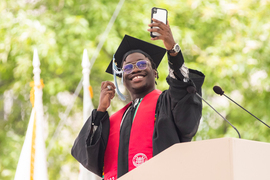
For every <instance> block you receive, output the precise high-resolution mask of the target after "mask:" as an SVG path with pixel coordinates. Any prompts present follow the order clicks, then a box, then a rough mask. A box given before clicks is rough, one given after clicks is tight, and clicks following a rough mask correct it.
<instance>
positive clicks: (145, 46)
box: [106, 35, 166, 74]
mask: <svg viewBox="0 0 270 180" xmlns="http://www.w3.org/2000/svg"><path fill="white" fill-rule="evenodd" d="M131 50H142V51H144V52H146V53H147V54H148V55H149V56H150V57H151V58H152V59H153V61H154V63H155V64H156V67H158V65H159V63H160V62H161V60H162V58H163V56H164V55H165V53H166V49H164V48H162V47H159V46H156V45H154V44H151V43H148V42H145V41H142V40H140V39H136V38H134V37H131V36H128V35H125V37H124V38H123V40H122V42H121V44H120V45H119V47H118V49H117V50H116V52H115V55H114V57H115V62H116V63H117V67H118V68H121V65H122V60H123V56H124V55H125V54H126V53H127V52H128V51H131ZM106 72H107V73H110V74H113V71H112V61H111V62H110V64H109V66H108V68H107V70H106Z"/></svg>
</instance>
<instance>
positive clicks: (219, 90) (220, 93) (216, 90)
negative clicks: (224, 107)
mask: <svg viewBox="0 0 270 180" xmlns="http://www.w3.org/2000/svg"><path fill="white" fill-rule="evenodd" d="M213 90H214V92H215V93H217V94H219V95H221V96H222V95H224V96H225V97H226V98H228V99H229V100H231V101H232V102H234V103H235V104H236V105H237V106H239V107H240V108H242V109H244V110H245V111H246V112H247V113H249V114H250V115H251V116H253V117H255V118H256V119H257V120H259V121H260V122H261V123H263V124H264V125H266V126H267V127H268V128H270V126H269V125H267V124H266V123H265V122H263V121H262V120H260V119H259V118H257V117H256V116H255V115H253V114H252V113H251V112H249V111H248V110H246V109H245V108H243V107H242V106H241V105H239V104H238V103H237V102H235V101H234V100H232V99H231V98H229V97H228V96H226V95H225V94H224V91H223V90H222V89H221V87H219V86H214V87H213Z"/></svg>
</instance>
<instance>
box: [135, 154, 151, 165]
mask: <svg viewBox="0 0 270 180" xmlns="http://www.w3.org/2000/svg"><path fill="white" fill-rule="evenodd" d="M147 160H148V158H147V156H146V155H145V154H143V153H138V154H136V155H135V156H134V157H133V159H132V162H133V165H134V166H135V167H138V166H139V165H141V164H142V163H144V162H146V161H147Z"/></svg>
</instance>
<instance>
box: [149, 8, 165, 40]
mask: <svg viewBox="0 0 270 180" xmlns="http://www.w3.org/2000/svg"><path fill="white" fill-rule="evenodd" d="M167 17H168V11H167V10H166V9H162V8H157V7H153V8H152V10H151V23H152V22H153V20H152V18H154V19H157V20H159V21H162V22H163V23H164V24H167ZM152 28H159V27H152ZM150 36H151V37H156V36H160V34H159V33H158V32H150Z"/></svg>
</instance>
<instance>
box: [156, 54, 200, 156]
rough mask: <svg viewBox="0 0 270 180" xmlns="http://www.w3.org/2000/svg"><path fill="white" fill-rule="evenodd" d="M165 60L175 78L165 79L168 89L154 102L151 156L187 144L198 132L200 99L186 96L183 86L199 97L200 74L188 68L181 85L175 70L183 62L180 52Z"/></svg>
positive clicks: (191, 95)
mask: <svg viewBox="0 0 270 180" xmlns="http://www.w3.org/2000/svg"><path fill="white" fill-rule="evenodd" d="M168 59H169V66H170V68H171V69H173V70H174V71H175V72H174V74H176V75H177V78H176V79H174V78H172V77H170V76H168V77H167V83H168V84H169V86H170V87H169V89H168V90H166V91H163V92H162V94H161V95H160V96H159V99H158V102H157V106H156V122H155V129H154V133H153V155H157V154H158V153H160V152H161V151H163V150H165V149H167V148H168V147H170V146H172V145H173V144H176V143H180V142H189V141H191V140H192V137H193V136H194V135H195V134H196V132H197V130H198V127H199V123H200V119H201V115H202V101H201V99H200V98H199V97H197V96H196V95H195V94H189V93H188V92H187V87H189V86H193V87H195V88H196V90H197V92H198V93H199V94H201V86H202V84H203V81H204V74H203V73H201V72H199V71H196V70H192V69H189V80H188V81H187V82H184V81H183V80H182V79H183V78H184V77H183V76H182V77H181V73H180V71H177V70H179V68H180V67H181V66H182V64H183V63H184V60H183V56H182V54H181V52H180V54H178V55H177V56H175V57H170V56H169V57H168ZM174 65H175V66H174ZM179 73H180V74H179Z"/></svg>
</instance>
